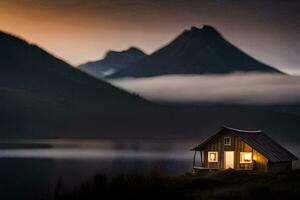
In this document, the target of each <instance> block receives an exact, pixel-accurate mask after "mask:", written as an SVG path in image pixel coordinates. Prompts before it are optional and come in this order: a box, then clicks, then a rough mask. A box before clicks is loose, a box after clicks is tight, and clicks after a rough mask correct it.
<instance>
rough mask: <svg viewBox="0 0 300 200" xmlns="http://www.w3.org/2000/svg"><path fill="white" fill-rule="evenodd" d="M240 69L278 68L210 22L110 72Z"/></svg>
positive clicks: (138, 74)
mask: <svg viewBox="0 0 300 200" xmlns="http://www.w3.org/2000/svg"><path fill="white" fill-rule="evenodd" d="M234 71H241V72H252V71H258V72H273V73H281V72H280V71H279V70H277V69H275V68H273V67H271V66H268V65H265V64H263V63H261V62H259V61H257V60H255V59H254V58H252V57H250V56H249V55H247V54H246V53H244V52H243V51H241V50H240V49H238V48H237V47H235V46H234V45H232V44H230V43H229V42H228V41H227V40H226V39H224V38H223V36H222V35H221V34H220V33H219V32H218V31H217V30H216V29H215V28H213V27H211V26H207V25H205V26H203V28H202V29H199V28H196V27H192V28H191V29H190V30H185V31H184V32H183V33H182V34H180V35H179V36H178V37H177V38H175V39H174V40H173V41H172V42H171V43H169V44H168V45H166V46H165V47H163V48H161V49H159V50H157V51H156V52H154V53H153V54H151V55H149V56H147V57H145V58H143V59H141V60H139V61H137V62H135V63H133V64H131V65H130V66H128V67H126V68H123V69H121V70H120V71H118V72H116V73H114V74H112V75H110V76H109V77H110V78H118V77H127V76H129V77H150V76H157V75H166V74H223V73H230V72H234Z"/></svg>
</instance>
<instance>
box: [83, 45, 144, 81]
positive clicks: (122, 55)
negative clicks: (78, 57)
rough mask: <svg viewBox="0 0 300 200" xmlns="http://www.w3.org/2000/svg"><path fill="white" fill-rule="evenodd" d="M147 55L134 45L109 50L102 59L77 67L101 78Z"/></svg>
mask: <svg viewBox="0 0 300 200" xmlns="http://www.w3.org/2000/svg"><path fill="white" fill-rule="evenodd" d="M146 56H147V55H146V54H145V53H144V52H143V51H141V50H140V49H137V48H135V47H131V48H129V49H127V50H125V51H120V52H118V51H109V52H108V53H107V54H106V56H105V57H104V59H102V60H98V61H94V62H88V63H85V64H82V65H79V66H78V67H79V69H80V70H82V71H84V72H86V73H88V74H90V75H92V76H95V77H98V78H103V77H105V76H109V75H112V74H114V73H115V72H117V71H119V70H121V69H124V68H126V67H128V66H130V64H132V63H134V62H137V61H139V60H140V59H142V58H144V57H146Z"/></svg>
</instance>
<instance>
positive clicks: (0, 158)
mask: <svg viewBox="0 0 300 200" xmlns="http://www.w3.org/2000/svg"><path fill="white" fill-rule="evenodd" d="M197 143H199V141H190V140H184V141H182V140H180V141H165V140H146V141H141V140H140V141H137V140H134V141H133V140H130V141H109V140H15V141H12V140H6V141H3V140H2V141H0V169H1V170H0V199H26V197H35V198H36V199H40V197H42V196H43V197H45V196H46V197H47V196H48V197H49V196H51V194H53V191H54V190H55V186H56V185H57V183H58V181H59V180H60V182H62V183H63V187H64V189H65V190H71V189H73V188H74V187H78V186H79V185H80V184H82V183H83V182H85V181H88V180H91V179H92V178H93V177H94V176H95V175H96V174H105V175H107V176H109V177H112V176H117V175H138V174H149V173H152V172H156V173H161V174H163V175H181V174H184V173H185V172H190V171H191V168H192V158H193V152H191V151H189V149H190V148H192V147H194V146H196V145H197ZM285 146H286V147H287V148H288V149H289V150H291V151H292V152H293V153H294V154H295V155H296V156H298V157H300V147H299V145H285Z"/></svg>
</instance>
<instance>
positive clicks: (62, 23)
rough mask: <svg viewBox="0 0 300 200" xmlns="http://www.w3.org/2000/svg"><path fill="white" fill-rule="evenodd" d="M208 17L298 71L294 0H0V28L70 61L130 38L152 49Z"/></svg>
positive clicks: (298, 12) (253, 49) (242, 43)
mask: <svg viewBox="0 0 300 200" xmlns="http://www.w3.org/2000/svg"><path fill="white" fill-rule="evenodd" d="M203 24H209V25H212V26H214V27H215V28H217V29H218V30H219V31H220V32H221V33H222V34H223V35H224V36H225V38H227V39H228V40H230V41H231V42H232V43H234V44H235V45H237V46H238V47H240V48H241V49H243V50H245V51H246V52H248V53H249V54H251V55H252V56H254V57H256V58H258V59H260V60H262V61H264V62H266V63H268V64H271V65H273V66H276V67H278V68H280V69H281V70H284V71H286V72H289V73H292V74H300V56H299V55H298V52H300V37H299V36H300V1H299V0H294V1H293V0H289V1H286V0H256V1H255V0H240V1H238V0H160V1H159V0H1V1H0V29H1V30H4V31H8V32H11V33H13V34H16V35H19V36H22V37H23V38H25V39H27V40H28V41H30V42H34V43H37V44H38V45H40V46H41V47H44V48H46V49H47V50H49V51H50V52H52V53H53V54H55V55H56V56H59V57H61V58H63V59H65V60H66V61H68V62H70V63H71V64H74V65H77V64H79V63H82V62H85V61H88V60H94V59H98V58H101V57H103V55H104V54H105V52H106V51H108V50H110V49H113V50H124V49H126V48H128V47H130V46H132V45H134V46H138V47H140V48H141V49H144V50H145V51H146V52H148V53H151V52H153V51H154V50H156V49H157V48H159V47H161V46H162V45H164V44H166V43H167V42H169V41H170V40H172V39H173V38H174V37H175V36H176V35H178V34H179V33H181V32H182V31H183V30H184V29H188V28H190V26H193V25H195V26H199V27H202V26H203Z"/></svg>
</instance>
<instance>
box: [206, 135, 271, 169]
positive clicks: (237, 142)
mask: <svg viewBox="0 0 300 200" xmlns="http://www.w3.org/2000/svg"><path fill="white" fill-rule="evenodd" d="M224 137H231V145H230V146H227V145H224ZM203 151H204V158H203V159H204V167H206V168H212V169H225V158H224V155H225V151H234V168H235V169H239V170H252V169H255V170H257V171H267V170H268V159H266V158H265V157H264V156H263V155H262V154H260V153H259V152H257V151H256V150H255V149H253V148H252V147H251V146H249V145H248V144H246V143H245V142H244V141H242V140H241V139H240V138H239V137H237V136H236V135H234V134H231V133H226V132H224V133H220V134H219V135H216V136H215V137H214V138H213V139H211V141H209V142H208V143H206V144H205V145H204V146H203ZM209 151H216V152H218V162H208V152H209ZM240 152H252V163H240Z"/></svg>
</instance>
